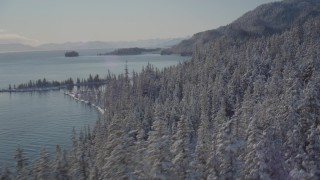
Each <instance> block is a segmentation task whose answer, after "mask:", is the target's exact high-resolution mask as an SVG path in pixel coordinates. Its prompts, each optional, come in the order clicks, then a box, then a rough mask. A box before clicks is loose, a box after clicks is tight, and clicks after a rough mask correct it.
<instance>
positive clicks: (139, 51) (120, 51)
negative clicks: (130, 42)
mask: <svg viewBox="0 0 320 180" xmlns="http://www.w3.org/2000/svg"><path fill="white" fill-rule="evenodd" d="M160 51H161V48H154V49H146V48H138V47H134V48H122V49H116V50H114V51H112V52H108V53H100V54H98V56H105V55H118V56H121V55H140V54H143V53H148V54H149V53H150V54H160Z"/></svg>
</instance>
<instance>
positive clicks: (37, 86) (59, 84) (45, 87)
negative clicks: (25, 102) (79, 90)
mask: <svg viewBox="0 0 320 180" xmlns="http://www.w3.org/2000/svg"><path fill="white" fill-rule="evenodd" d="M106 83H107V80H106V79H105V78H100V77H99V75H98V74H97V75H95V76H92V75H91V74H90V75H89V77H88V78H87V79H80V78H77V79H76V80H75V81H74V80H73V79H72V78H69V79H67V80H64V81H55V80H53V81H48V80H47V79H46V78H43V79H38V80H36V81H33V80H30V81H28V82H27V83H21V84H18V85H16V84H14V85H11V84H9V86H8V88H7V89H1V90H0V93H1V92H2V93H3V92H9V93H11V92H31V91H49V90H60V89H67V90H72V89H73V87H74V86H77V87H79V86H88V87H99V86H101V85H105V84H106Z"/></svg>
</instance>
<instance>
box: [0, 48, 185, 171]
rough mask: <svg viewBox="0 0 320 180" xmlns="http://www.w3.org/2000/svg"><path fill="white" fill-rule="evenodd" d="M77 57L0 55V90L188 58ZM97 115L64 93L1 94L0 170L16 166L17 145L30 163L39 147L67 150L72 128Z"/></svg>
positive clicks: (92, 52)
mask: <svg viewBox="0 0 320 180" xmlns="http://www.w3.org/2000/svg"><path fill="white" fill-rule="evenodd" d="M79 52H80V55H81V56H80V57H77V58H65V57H64V55H63V53H64V52H63V51H48V52H21V53H1V54H0V89H2V88H7V87H8V85H9V84H19V83H25V82H27V81H28V80H37V79H39V78H41V79H42V78H44V77H45V78H46V79H47V80H65V79H67V78H69V77H72V78H73V79H76V78H77V77H79V78H87V77H88V76H89V74H99V75H100V76H101V77H103V76H105V75H106V72H107V70H108V69H109V70H110V71H111V72H112V73H115V74H119V73H123V72H124V68H125V63H126V62H127V64H128V68H129V71H133V70H135V71H140V70H141V69H142V67H143V66H146V65H147V63H148V62H149V63H151V64H153V65H154V66H155V67H158V68H163V67H167V66H170V65H175V64H177V63H178V62H182V61H185V60H187V59H188V58H185V57H179V56H160V55H152V54H149V55H139V56H96V54H97V53H101V52H104V51H101V50H86V51H79ZM98 116H99V113H98V112H97V111H96V110H95V109H93V108H91V107H89V106H87V105H85V104H82V103H78V102H76V101H74V100H72V99H71V98H70V97H68V96H64V95H63V91H50V92H43V93H11V94H10V93H0V165H1V164H3V163H7V164H9V165H10V166H12V164H13V163H14V158H13V156H14V153H15V149H16V147H17V146H18V145H20V146H21V147H22V148H23V149H24V150H25V152H26V154H27V156H28V157H29V159H30V160H33V159H34V158H35V157H37V154H38V153H39V150H40V148H42V147H45V148H46V149H47V150H48V151H49V152H51V153H53V152H54V149H55V145H56V144H60V145H61V146H62V147H63V148H65V149H68V148H69V147H70V142H71V141H70V136H71V131H72V128H73V127H75V128H76V129H77V130H79V129H81V128H83V127H85V126H88V125H90V126H91V127H93V126H94V124H95V121H96V120H97V119H98Z"/></svg>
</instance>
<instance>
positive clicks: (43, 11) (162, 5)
mask: <svg viewBox="0 0 320 180" xmlns="http://www.w3.org/2000/svg"><path fill="white" fill-rule="evenodd" d="M273 1H275V0H0V43H12V42H22V43H26V44H40V43H49V42H59V43H60V42H67V41H72V42H73V41H95V40H99V41H131V40H141V39H153V38H173V37H185V36H190V35H193V34H194V33H197V32H200V31H204V30H209V29H214V28H217V27H219V26H223V25H226V24H229V23H231V22H232V21H233V20H235V19H236V18H238V17H239V16H241V15H242V14H243V13H245V12H247V11H249V10H252V9H254V8H255V7H257V6H258V5H260V4H264V3H268V2H273Z"/></svg>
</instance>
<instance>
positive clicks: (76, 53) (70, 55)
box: [64, 51, 79, 57]
mask: <svg viewBox="0 0 320 180" xmlns="http://www.w3.org/2000/svg"><path fill="white" fill-rule="evenodd" d="M64 56H65V57H78V56H79V53H78V52H76V51H67V52H66V53H64Z"/></svg>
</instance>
